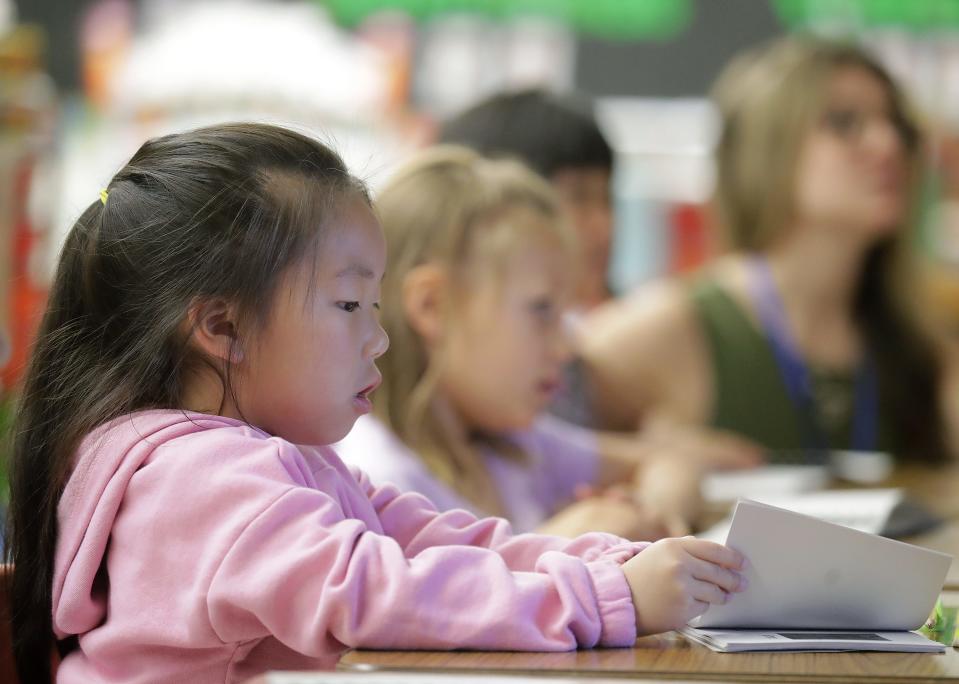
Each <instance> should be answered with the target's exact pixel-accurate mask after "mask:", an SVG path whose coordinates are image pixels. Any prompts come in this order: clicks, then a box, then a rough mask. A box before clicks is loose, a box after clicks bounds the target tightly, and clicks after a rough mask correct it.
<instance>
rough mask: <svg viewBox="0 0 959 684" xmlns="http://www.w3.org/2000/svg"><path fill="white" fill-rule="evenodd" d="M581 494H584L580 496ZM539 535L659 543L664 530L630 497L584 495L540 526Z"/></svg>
mask: <svg viewBox="0 0 959 684" xmlns="http://www.w3.org/2000/svg"><path fill="white" fill-rule="evenodd" d="M583 494H585V492H583ZM536 531H537V532H539V533H540V534H555V535H559V536H561V537H578V536H579V535H581V534H586V533H587V532H608V533H609V534H615V535H617V536H619V537H624V538H626V539H631V540H647V539H661V538H662V537H664V536H666V535H667V534H668V528H667V527H666V526H665V525H664V522H663V520H662V519H661V518H660V517H659V516H658V515H652V514H650V513H649V512H648V510H646V509H645V508H643V507H642V506H640V505H638V504H637V503H636V502H635V501H634V500H633V498H632V497H626V496H612V495H609V494H603V495H599V496H596V495H588V494H587V495H585V496H582V497H581V498H579V500H578V501H575V502H573V503H571V504H570V505H568V506H567V507H566V508H564V509H562V510H561V511H559V512H558V513H557V514H556V515H554V516H553V517H552V518H550V519H549V520H547V521H546V522H544V523H543V524H542V525H540V526H539V527H538V528H537V530H536Z"/></svg>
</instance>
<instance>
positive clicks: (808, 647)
mask: <svg viewBox="0 0 959 684" xmlns="http://www.w3.org/2000/svg"><path fill="white" fill-rule="evenodd" d="M680 634H682V635H683V636H685V637H687V638H688V639H691V640H692V641H695V642H697V643H700V644H703V645H704V646H708V647H709V648H711V649H712V650H714V651H719V652H720V653H737V652H741V651H898V652H903V653H942V652H943V651H945V650H946V647H945V646H943V645H942V644H940V643H938V642H935V641H933V640H932V639H927V638H926V637H924V636H922V635H921V634H917V633H916V632H850V631H840V632H822V631H809V630H793V631H790V630H769V629H762V630H750V629H735V630H714V629H693V628H691V627H686V628H684V629H681V630H680Z"/></svg>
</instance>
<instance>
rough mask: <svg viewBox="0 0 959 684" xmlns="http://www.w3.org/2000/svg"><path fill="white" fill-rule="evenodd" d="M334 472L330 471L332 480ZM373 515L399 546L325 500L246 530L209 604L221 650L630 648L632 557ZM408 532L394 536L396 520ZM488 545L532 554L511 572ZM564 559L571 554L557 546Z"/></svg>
mask: <svg viewBox="0 0 959 684" xmlns="http://www.w3.org/2000/svg"><path fill="white" fill-rule="evenodd" d="M330 471H331V472H332V471H333V469H332V468H331V469H330ZM373 502H374V505H376V506H377V507H379V508H381V509H382V513H381V516H382V517H383V518H384V519H385V522H386V524H387V526H386V528H385V529H389V530H393V531H395V532H396V533H398V534H401V536H403V537H405V538H403V539H394V538H393V537H392V536H389V532H387V534H378V533H377V532H375V531H373V530H371V529H370V528H369V526H368V525H367V524H366V523H364V522H363V521H362V520H359V519H356V518H353V517H348V516H347V515H346V514H345V512H344V510H343V508H342V507H341V506H340V504H339V503H338V502H337V501H336V500H335V499H334V498H333V497H331V496H330V495H329V494H327V493H325V492H324V491H319V490H315V489H310V488H305V487H295V488H290V489H287V490H286V491H284V492H283V493H282V494H281V495H280V496H278V498H276V499H275V500H273V501H272V503H270V504H269V505H268V506H267V507H266V508H265V510H263V511H262V512H261V513H260V514H259V515H257V516H256V517H255V519H253V520H252V521H251V522H250V523H249V525H247V526H246V527H245V529H244V530H243V531H242V533H241V534H240V535H239V537H238V538H237V539H236V541H235V543H233V544H232V546H231V548H230V549H229V551H228V552H227V553H226V555H225V556H224V558H223V560H222V562H221V563H220V566H219V568H218V569H217V571H216V572H215V574H214V576H213V578H212V580H211V583H210V587H209V591H208V594H207V601H208V610H209V614H210V621H211V624H212V626H213V628H214V630H215V631H216V633H217V634H218V635H219V637H220V638H221V639H223V640H224V641H225V642H242V641H245V640H250V639H256V638H259V637H261V636H263V635H264V634H265V633H270V634H272V635H274V636H275V637H276V638H277V639H279V640H280V641H281V642H283V643H285V644H286V645H287V646H289V647H290V648H293V649H295V650H297V651H300V652H302V653H304V654H307V655H312V654H319V653H322V652H329V651H330V649H331V648H336V647H337V646H338V645H346V646H353V647H371V648H436V649H446V648H471V649H491V650H502V649H507V650H549V651H552V650H567V649H573V648H576V647H577V646H581V647H592V646H596V645H604V646H627V645H630V644H631V643H632V642H633V641H634V640H635V637H636V627H635V614H634V609H633V605H632V600H631V597H630V592H629V587H628V585H627V583H626V580H625V577H624V575H623V573H622V571H621V570H620V567H619V565H620V564H621V563H622V562H623V561H624V560H625V559H626V558H628V557H629V556H631V555H633V554H634V553H635V552H636V549H635V548H634V547H632V546H631V545H627V546H629V548H626V547H624V546H621V545H620V546H611V545H605V546H603V545H601V546H600V548H599V550H595V549H594V550H593V551H589V552H587V551H586V550H585V548H584V549H580V550H581V551H582V555H583V556H584V557H588V558H589V560H584V559H583V558H579V557H576V556H573V555H569V554H567V553H564V552H562V551H560V550H555V548H554V547H558V546H561V545H562V543H563V542H562V541H557V540H555V539H550V538H547V540H545V541H540V540H537V539H535V538H529V539H528V540H526V541H525V542H524V541H522V537H518V538H512V539H510V538H509V534H508V528H506V529H504V525H505V523H502V522H499V521H492V522H488V521H476V520H475V519H469V518H465V517H463V516H462V514H460V513H454V514H448V515H452V518H447V517H445V516H443V515H439V514H437V513H436V511H435V509H432V506H431V505H430V504H429V503H428V502H427V501H426V500H425V499H423V498H422V497H419V496H417V495H402V496H396V495H395V494H393V493H391V492H388V491H387V492H374V496H373ZM400 515H410V516H412V517H413V519H414V520H418V521H419V524H417V523H416V522H412V523H404V524H402V525H400V524H398V522H397V519H396V518H397V516H400ZM472 539H476V540H481V541H482V540H488V541H489V546H494V547H497V548H504V547H505V548H507V550H508V553H507V555H510V554H513V551H512V549H511V548H509V547H510V544H513V543H519V544H527V545H529V550H528V551H526V552H524V553H520V552H517V553H515V554H513V555H515V557H516V558H523V559H524V561H525V560H527V559H526V554H527V553H530V554H531V553H533V552H536V553H540V552H541V553H540V555H539V556H538V557H537V558H536V559H535V562H532V563H531V564H530V568H529V570H527V571H513V570H511V569H510V567H509V565H508V564H507V560H506V556H504V555H501V553H499V552H498V551H497V550H494V549H491V548H489V546H483V545H474V546H470V545H455V546H450V545H449V544H460V543H469V541H470V540H472ZM566 543H567V544H570V543H571V544H572V545H573V546H574V547H575V545H576V544H577V542H576V541H574V542H566Z"/></svg>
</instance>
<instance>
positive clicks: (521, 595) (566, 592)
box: [52, 411, 645, 684]
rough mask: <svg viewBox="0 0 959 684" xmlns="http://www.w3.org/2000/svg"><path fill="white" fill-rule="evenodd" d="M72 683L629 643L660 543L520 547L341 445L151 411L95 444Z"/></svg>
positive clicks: (63, 572)
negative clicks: (382, 653)
mask: <svg viewBox="0 0 959 684" xmlns="http://www.w3.org/2000/svg"><path fill="white" fill-rule="evenodd" d="M58 513H59V515H58V525H59V534H58V538H57V553H56V560H55V567H54V583H53V587H52V589H53V606H52V608H53V627H54V631H55V633H56V635H57V637H58V638H64V637H67V636H70V635H78V636H79V639H78V643H79V649H78V650H74V651H72V652H71V653H69V654H68V655H67V656H66V657H65V658H64V660H63V662H62V663H61V665H60V669H59V672H58V678H57V680H58V682H59V683H60V684H73V683H75V682H83V683H85V684H91V683H93V684H95V683H97V682H126V683H134V684H136V683H145V682H158V681H163V682H172V681H182V682H187V681H188V682H191V683H192V684H203V683H206V682H211V683H212V682H217V683H222V682H234V681H243V680H245V679H247V678H249V677H252V676H254V675H257V674H260V673H262V672H264V671H266V670H269V669H312V668H330V667H332V666H333V665H334V664H335V662H336V660H337V658H338V656H339V654H340V653H342V652H343V651H344V650H345V649H347V648H349V647H369V648H383V649H403V648H419V649H452V648H469V649H489V650H541V651H556V650H565V649H573V648H576V647H592V646H597V645H603V646H626V645H630V644H632V642H633V640H634V639H635V636H636V621H635V612H634V608H633V604H632V599H631V597H630V591H629V586H628V585H627V583H626V579H625V577H624V575H623V573H622V570H621V569H620V565H621V564H622V563H624V562H625V561H627V560H628V559H629V558H631V557H633V556H634V555H635V554H637V553H639V552H640V551H641V550H642V549H643V548H645V545H644V544H636V543H629V542H626V541H625V540H622V539H619V538H618V537H613V536H611V535H603V534H590V535H584V536H582V537H579V538H577V539H574V540H567V539H562V538H559V537H548V536H542V535H518V536H514V535H513V534H512V532H511V530H510V526H509V524H508V523H507V522H506V521H504V520H501V519H496V518H487V519H484V520H477V519H476V518H475V517H474V516H472V515H471V514H469V513H467V512H465V511H452V512H447V513H438V512H437V511H436V509H435V508H434V507H433V506H432V504H430V503H429V501H427V499H426V498H424V497H422V496H420V495H418V494H401V493H400V492H399V491H398V490H397V489H396V488H395V487H391V486H386V487H381V488H376V487H373V486H372V485H371V484H370V481H369V479H368V478H367V477H366V476H365V475H363V474H362V473H361V472H360V471H358V470H355V469H350V468H348V467H347V466H346V465H345V464H344V463H343V462H342V461H341V460H340V459H339V458H338V457H337V456H336V454H335V453H333V451H332V450H331V449H329V448H326V447H319V448H312V447H302V446H295V445H293V444H291V443H289V442H286V441H284V440H282V439H279V438H277V437H270V436H269V435H267V434H266V433H264V432H262V431H260V430H258V429H256V428H254V427H251V426H249V425H246V424H244V423H241V422H239V421H236V420H231V419H228V418H222V417H219V416H208V415H203V414H197V413H191V414H185V413H183V412H180V411H145V412H142V413H136V414H132V415H128V416H124V417H122V418H119V419H117V420H115V421H112V422H111V423H108V424H107V425H105V426H103V427H101V428H99V429H97V430H96V431H94V432H93V433H91V434H90V435H88V436H87V438H86V439H85V440H84V441H83V443H82V444H81V445H80V448H79V450H78V453H77V457H76V463H75V465H74V469H73V471H72V474H71V476H70V479H69V481H68V482H67V485H66V488H65V490H64V492H63V496H62V497H61V500H60V505H59V510H58Z"/></svg>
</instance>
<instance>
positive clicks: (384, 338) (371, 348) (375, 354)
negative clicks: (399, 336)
mask: <svg viewBox="0 0 959 684" xmlns="http://www.w3.org/2000/svg"><path fill="white" fill-rule="evenodd" d="M375 325H376V329H375V330H374V332H373V337H372V339H371V340H370V342H369V344H368V345H367V354H368V355H369V356H370V358H373V359H378V358H379V357H381V356H383V354H385V353H386V350H387V349H389V348H390V338H389V335H387V334H386V331H385V330H383V326H382V325H380V324H379V323H376V324H375Z"/></svg>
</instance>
